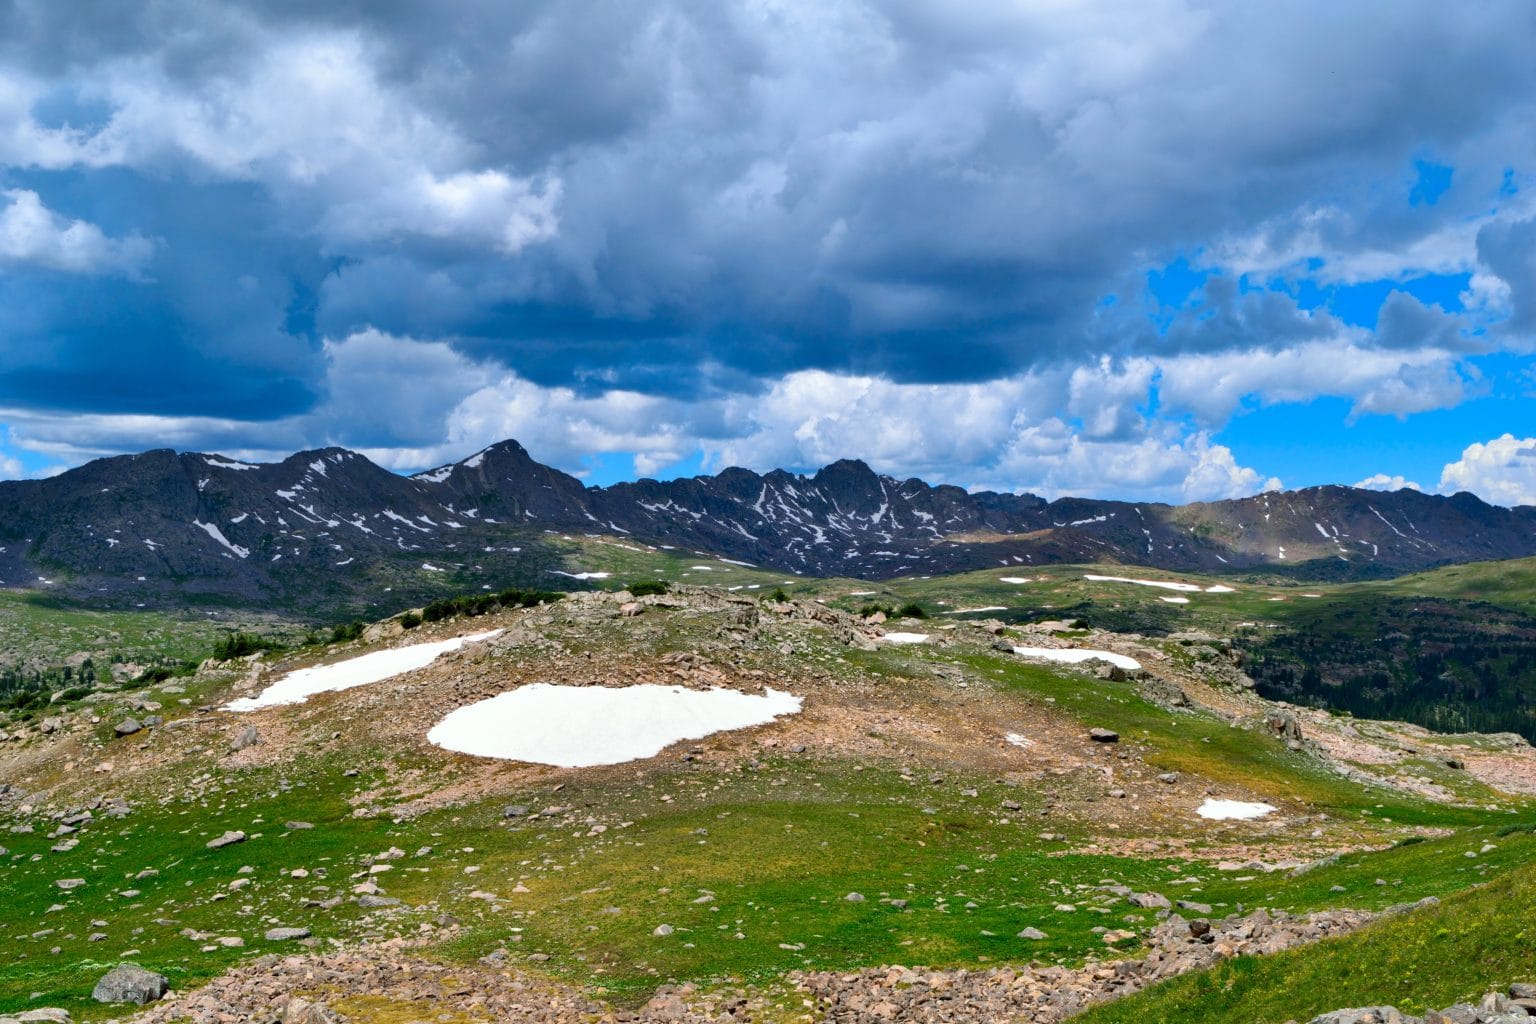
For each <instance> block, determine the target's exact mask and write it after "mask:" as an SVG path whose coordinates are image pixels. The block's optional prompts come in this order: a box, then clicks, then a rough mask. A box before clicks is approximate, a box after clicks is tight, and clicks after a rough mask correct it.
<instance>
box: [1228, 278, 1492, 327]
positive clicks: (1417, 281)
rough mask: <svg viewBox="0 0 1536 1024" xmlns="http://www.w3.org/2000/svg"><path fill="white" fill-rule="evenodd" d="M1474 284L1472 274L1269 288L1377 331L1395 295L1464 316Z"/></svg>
mask: <svg viewBox="0 0 1536 1024" xmlns="http://www.w3.org/2000/svg"><path fill="white" fill-rule="evenodd" d="M1471 280H1472V275H1471V273H1470V272H1469V273H1462V274H1421V275H1419V276H1418V277H1409V278H1403V279H1401V280H1390V279H1382V280H1377V281H1361V282H1358V283H1356V284H1335V283H1324V282H1320V281H1318V280H1317V279H1316V278H1313V277H1306V278H1300V279H1296V280H1290V281H1287V280H1284V279H1281V278H1275V279H1272V280H1271V281H1270V282H1268V285H1269V287H1270V288H1272V289H1274V290H1276V291H1284V292H1288V293H1289V294H1290V295H1292V296H1293V297H1294V298H1295V299H1296V303H1297V305H1299V306H1300V307H1301V308H1302V309H1306V310H1314V309H1326V310H1327V311H1328V312H1329V313H1332V314H1333V315H1334V316H1336V317H1338V318H1339V319H1340V320H1342V321H1343V322H1344V323H1346V324H1350V325H1352V326H1355V327H1365V328H1367V329H1370V330H1374V329H1375V328H1376V322H1377V319H1378V318H1379V317H1380V316H1381V307H1382V304H1383V303H1385V302H1386V301H1387V296H1388V295H1390V294H1391V293H1392V292H1394V291H1400V292H1406V293H1408V294H1409V295H1412V296H1413V297H1414V298H1416V299H1418V300H1419V301H1420V302H1422V303H1424V304H1425V305H1426V306H1439V307H1440V308H1441V309H1443V310H1445V311H1446V312H1447V313H1460V312H1461V311H1462V310H1463V308H1464V307H1463V305H1462V301H1461V296H1462V293H1463V292H1465V291H1466V290H1467V287H1468V285H1469V284H1470V282H1471ZM1250 286H1251V282H1250Z"/></svg>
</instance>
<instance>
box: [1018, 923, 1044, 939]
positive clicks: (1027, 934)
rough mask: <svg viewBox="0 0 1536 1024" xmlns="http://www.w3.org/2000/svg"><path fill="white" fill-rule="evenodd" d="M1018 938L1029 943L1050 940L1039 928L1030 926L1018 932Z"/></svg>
mask: <svg viewBox="0 0 1536 1024" xmlns="http://www.w3.org/2000/svg"><path fill="white" fill-rule="evenodd" d="M1019 938H1021V939H1028V940H1029V941H1031V942H1042V941H1044V940H1045V939H1048V938H1050V936H1049V935H1047V934H1045V932H1043V931H1041V930H1040V929H1039V928H1035V927H1033V926H1031V927H1029V928H1025V929H1024V930H1023V931H1021V932H1019Z"/></svg>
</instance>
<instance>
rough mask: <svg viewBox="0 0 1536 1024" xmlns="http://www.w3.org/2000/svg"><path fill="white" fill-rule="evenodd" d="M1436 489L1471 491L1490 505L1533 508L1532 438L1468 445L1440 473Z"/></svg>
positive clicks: (1535, 459) (1535, 469)
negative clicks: (1527, 506)
mask: <svg viewBox="0 0 1536 1024" xmlns="http://www.w3.org/2000/svg"><path fill="white" fill-rule="evenodd" d="M1440 490H1441V492H1442V493H1445V494H1450V493H1452V492H1454V491H1471V492H1472V493H1473V494H1475V495H1477V496H1478V497H1479V498H1482V499H1483V500H1484V501H1487V502H1489V503H1491V504H1494V505H1507V506H1510V507H1513V506H1515V505H1536V437H1527V438H1517V437H1515V436H1514V435H1513V434H1505V435H1503V436H1502V437H1496V438H1494V439H1493V440H1492V441H1488V442H1486V443H1479V444H1470V445H1468V446H1467V447H1466V450H1465V451H1463V452H1462V453H1461V458H1459V459H1457V460H1456V461H1455V462H1452V463H1449V464H1447V465H1446V467H1445V470H1444V471H1443V472H1442V473H1441V474H1440Z"/></svg>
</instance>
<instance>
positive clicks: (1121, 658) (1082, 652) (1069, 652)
mask: <svg viewBox="0 0 1536 1024" xmlns="http://www.w3.org/2000/svg"><path fill="white" fill-rule="evenodd" d="M1013 653H1014V654H1017V655H1019V656H1021V657H1025V658H1038V659H1040V660H1041V661H1060V662H1063V663H1065V664H1068V665H1076V664H1078V663H1079V662H1083V661H1092V660H1093V659H1094V658H1098V659H1099V660H1100V661H1107V662H1109V663H1110V664H1111V665H1116V666H1119V667H1120V668H1124V669H1133V670H1134V669H1138V668H1141V662H1139V661H1137V660H1136V659H1135V658H1130V657H1127V656H1125V655H1124V654H1116V653H1115V652H1114V651H1094V650H1090V649H1088V648H1077V647H1071V648H1067V647H1015V648H1014V649H1013Z"/></svg>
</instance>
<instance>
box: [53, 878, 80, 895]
mask: <svg viewBox="0 0 1536 1024" xmlns="http://www.w3.org/2000/svg"><path fill="white" fill-rule="evenodd" d="M53 884H54V885H56V886H58V887H59V888H60V889H63V890H64V891H65V892H69V890H71V889H78V888H80V887H81V886H82V885H84V884H85V879H83V878H56V879H54V881H53Z"/></svg>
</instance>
